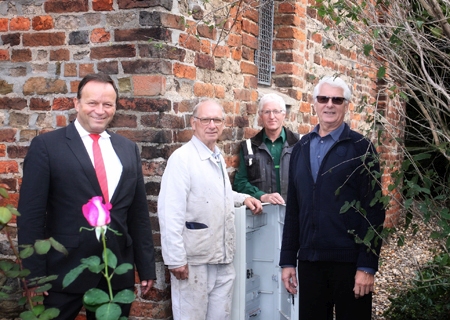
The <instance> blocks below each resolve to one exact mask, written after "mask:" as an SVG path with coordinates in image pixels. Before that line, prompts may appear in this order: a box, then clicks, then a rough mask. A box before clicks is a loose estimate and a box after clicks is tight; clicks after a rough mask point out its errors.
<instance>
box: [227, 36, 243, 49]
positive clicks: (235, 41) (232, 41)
mask: <svg viewBox="0 0 450 320" xmlns="http://www.w3.org/2000/svg"><path fill="white" fill-rule="evenodd" d="M227 44H228V45H229V46H231V47H240V46H241V45H242V36H241V35H239V34H234V33H230V34H229V35H228V42H227Z"/></svg>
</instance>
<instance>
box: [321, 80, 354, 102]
mask: <svg viewBox="0 0 450 320" xmlns="http://www.w3.org/2000/svg"><path fill="white" fill-rule="evenodd" d="M325 83H326V84H328V85H330V86H332V87H335V88H341V89H342V90H344V98H345V99H346V100H347V101H350V99H351V98H352V91H351V90H350V88H349V86H348V85H347V83H346V82H345V81H344V80H342V79H341V78H339V77H335V76H326V77H323V78H322V79H320V81H319V82H318V83H317V85H316V86H315V87H314V91H313V98H314V100H315V99H316V98H317V96H318V95H319V91H320V88H321V87H322V85H323V84H325Z"/></svg>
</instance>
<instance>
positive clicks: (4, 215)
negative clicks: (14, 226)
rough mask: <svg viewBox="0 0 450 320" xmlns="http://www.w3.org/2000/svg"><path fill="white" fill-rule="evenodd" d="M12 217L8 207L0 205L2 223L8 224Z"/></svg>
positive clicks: (0, 222) (0, 220)
mask: <svg viewBox="0 0 450 320" xmlns="http://www.w3.org/2000/svg"><path fill="white" fill-rule="evenodd" d="M11 218H12V213H11V211H9V209H8V208H6V207H0V224H7V223H8V222H9V221H10V220H11Z"/></svg>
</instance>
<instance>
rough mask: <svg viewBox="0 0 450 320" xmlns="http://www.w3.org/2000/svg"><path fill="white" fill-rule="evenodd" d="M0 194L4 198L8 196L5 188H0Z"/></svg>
mask: <svg viewBox="0 0 450 320" xmlns="http://www.w3.org/2000/svg"><path fill="white" fill-rule="evenodd" d="M0 196H1V197H3V198H5V199H8V198H9V194H8V191H6V189H5V188H0Z"/></svg>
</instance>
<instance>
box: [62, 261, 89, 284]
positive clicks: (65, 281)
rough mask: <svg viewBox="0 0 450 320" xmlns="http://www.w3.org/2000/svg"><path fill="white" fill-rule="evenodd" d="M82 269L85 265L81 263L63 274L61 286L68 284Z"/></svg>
mask: <svg viewBox="0 0 450 320" xmlns="http://www.w3.org/2000/svg"><path fill="white" fill-rule="evenodd" d="M84 269H86V265H83V264H81V265H79V266H78V267H76V268H74V269H72V270H70V271H69V273H68V274H66V275H65V276H64V279H63V283H62V285H63V288H66V287H67V286H69V285H70V284H71V283H72V282H73V281H74V280H75V279H76V278H77V277H78V276H79V275H80V274H81V273H82V272H83V270H84Z"/></svg>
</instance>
